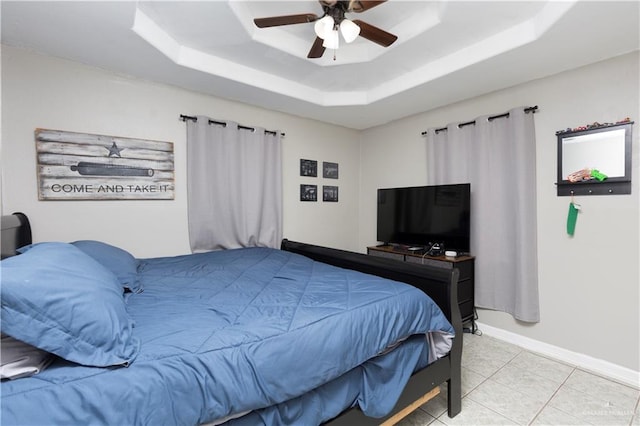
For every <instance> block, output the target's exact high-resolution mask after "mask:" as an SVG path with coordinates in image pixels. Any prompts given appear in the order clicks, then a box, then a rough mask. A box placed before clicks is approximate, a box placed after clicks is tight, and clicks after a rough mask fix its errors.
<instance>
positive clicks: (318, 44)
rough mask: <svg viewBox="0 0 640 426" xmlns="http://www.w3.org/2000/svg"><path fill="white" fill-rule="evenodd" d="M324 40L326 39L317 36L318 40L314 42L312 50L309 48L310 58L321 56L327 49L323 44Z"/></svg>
mask: <svg viewBox="0 0 640 426" xmlns="http://www.w3.org/2000/svg"><path fill="white" fill-rule="evenodd" d="M323 42H324V40H322V39H321V38H320V37H316V40H315V41H314V42H313V46H311V50H309V54H308V55H307V58H309V59H316V58H321V57H322V55H323V54H324V50H325V48H324V46H323V45H322V43H323Z"/></svg>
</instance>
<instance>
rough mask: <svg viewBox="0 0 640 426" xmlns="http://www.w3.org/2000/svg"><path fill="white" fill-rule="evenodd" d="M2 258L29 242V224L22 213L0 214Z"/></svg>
mask: <svg viewBox="0 0 640 426" xmlns="http://www.w3.org/2000/svg"><path fill="white" fill-rule="evenodd" d="M1 239H2V251H1V255H2V259H5V258H7V257H11V256H15V255H16V254H18V252H17V251H16V250H17V249H19V248H20V247H24V246H27V245H29V244H31V242H32V240H31V224H30V223H29V219H28V218H27V216H26V215H25V214H24V213H13V214H10V215H6V216H2V233H1Z"/></svg>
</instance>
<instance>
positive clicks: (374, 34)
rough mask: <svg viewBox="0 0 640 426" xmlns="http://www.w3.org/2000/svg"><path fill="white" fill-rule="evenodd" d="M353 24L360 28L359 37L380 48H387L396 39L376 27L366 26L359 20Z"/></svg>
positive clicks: (394, 36)
mask: <svg viewBox="0 0 640 426" xmlns="http://www.w3.org/2000/svg"><path fill="white" fill-rule="evenodd" d="M353 22H354V24H356V25H357V26H359V27H360V37H364V38H366V39H367V40H370V41H372V42H374V43H377V44H379V45H380V46H382V47H389V46H391V45H392V44H393V42H394V41H396V40H397V39H398V36H396V35H393V34H391V33H388V32H386V31H385V30H381V29H380V28H378V27H374V26H373V25H371V24H367V23H366V22H363V21H361V20H359V19H354V20H353Z"/></svg>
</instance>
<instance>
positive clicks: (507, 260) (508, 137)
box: [427, 108, 540, 322]
mask: <svg viewBox="0 0 640 426" xmlns="http://www.w3.org/2000/svg"><path fill="white" fill-rule="evenodd" d="M488 118H489V117H488V116H484V117H478V118H477V119H476V120H475V123H476V124H475V125H467V126H463V127H458V125H457V123H454V124H450V125H448V126H447V130H446V131H440V132H438V133H436V132H435V129H429V130H428V131H427V168H428V180H429V184H431V185H437V184H451V183H465V182H469V183H471V252H472V253H471V254H472V255H474V256H476V263H475V303H476V306H477V307H480V308H487V309H494V310H499V311H503V312H508V313H510V314H511V315H513V316H514V317H515V318H516V319H518V320H521V321H526V322H538V321H540V309H539V300H538V299H539V298H538V264H537V242H536V162H535V159H536V149H535V148H536V147H535V128H534V121H533V114H532V113H525V112H524V108H514V109H512V110H511V111H509V117H506V118H496V119H493V120H489V119H488Z"/></svg>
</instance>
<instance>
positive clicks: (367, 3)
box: [349, 0, 387, 13]
mask: <svg viewBox="0 0 640 426" xmlns="http://www.w3.org/2000/svg"><path fill="white" fill-rule="evenodd" d="M386 1H387V0H351V1H349V12H358V13H360V12H364V11H367V10H369V9H371V8H374V7H376V6H379V5H381V4H382V3H385V2H386Z"/></svg>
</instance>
